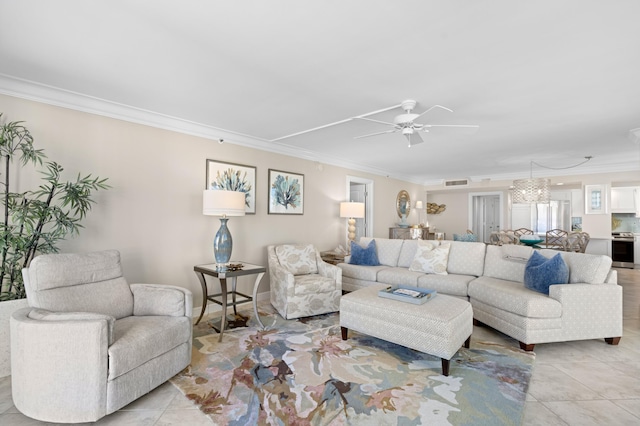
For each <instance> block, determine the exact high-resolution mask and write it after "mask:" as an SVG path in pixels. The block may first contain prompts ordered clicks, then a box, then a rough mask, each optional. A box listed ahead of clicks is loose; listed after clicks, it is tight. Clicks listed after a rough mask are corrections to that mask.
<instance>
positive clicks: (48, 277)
mask: <svg viewBox="0 0 640 426" xmlns="http://www.w3.org/2000/svg"><path fill="white" fill-rule="evenodd" d="M23 275H24V276H25V289H26V291H27V299H28V300H29V305H30V306H32V307H34V308H41V309H46V310H49V311H55V312H96V313H100V314H104V315H110V316H112V317H114V318H116V319H119V318H124V317H127V316H129V315H132V314H133V294H131V290H130V288H129V284H128V283H127V281H126V280H125V279H124V277H123V276H122V267H121V264H120V253H119V252H118V251H116V250H105V251H100V252H94V253H80V254H78V253H65V254H53V255H46V254H45V255H40V256H37V257H36V258H34V259H33V261H32V262H31V265H30V266H29V268H27V269H24V270H23Z"/></svg>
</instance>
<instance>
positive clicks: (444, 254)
mask: <svg viewBox="0 0 640 426" xmlns="http://www.w3.org/2000/svg"><path fill="white" fill-rule="evenodd" d="M450 249H451V243H442V244H440V245H435V244H433V243H431V242H427V241H421V242H420V244H419V245H418V250H416V255H415V256H414V258H413V262H411V266H410V267H409V270H410V271H415V272H424V273H426V274H438V275H448V273H447V262H448V261H449V250H450Z"/></svg>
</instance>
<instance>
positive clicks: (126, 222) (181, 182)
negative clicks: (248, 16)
mask: <svg viewBox="0 0 640 426" xmlns="http://www.w3.org/2000/svg"><path fill="white" fill-rule="evenodd" d="M0 112H3V113H4V115H3V119H4V120H9V121H25V122H26V123H25V124H26V126H27V128H29V130H30V131H31V133H32V135H33V136H34V139H35V146H36V148H42V149H44V151H45V154H46V155H47V157H48V159H49V160H54V161H56V162H58V163H60V164H61V165H62V166H63V167H64V168H65V177H66V178H67V179H75V177H76V176H77V175H78V173H81V174H82V175H86V174H89V173H90V174H92V175H94V176H95V175H97V176H100V177H107V178H109V181H108V183H109V184H110V185H111V186H112V188H111V189H109V190H107V191H99V192H97V193H96V194H95V196H94V199H95V201H96V205H95V206H94V208H93V210H92V211H91V212H90V213H89V215H88V217H87V218H86V219H85V220H84V221H83V222H82V224H83V225H84V227H85V228H84V229H83V230H82V231H81V233H80V235H79V236H78V237H74V238H72V239H69V240H67V241H65V242H64V243H62V244H61V246H60V248H61V251H65V252H82V251H92V250H102V249H109V248H115V249H118V250H120V252H121V255H122V261H123V267H124V272H125V276H126V278H127V279H128V281H129V282H149V283H161V284H173V285H179V286H182V287H186V288H189V289H190V290H191V291H193V292H194V305H195V306H198V305H199V304H200V303H201V297H200V295H201V290H200V284H199V282H198V280H197V278H196V275H195V273H194V272H193V266H194V265H197V264H203V263H211V262H213V249H212V242H213V236H214V234H215V232H216V231H217V229H218V228H219V226H220V222H219V220H218V219H217V218H215V217H211V216H203V215H202V189H204V186H205V164H206V159H216V160H222V161H229V162H233V163H240V164H247V165H252V166H256V167H257V176H256V214H255V215H247V216H244V217H234V218H231V219H230V220H229V228H230V230H231V233H232V235H233V242H234V244H233V259H234V260H241V261H245V262H250V263H257V264H262V265H266V261H267V259H266V246H267V245H269V244H278V243H287V242H311V243H313V244H315V245H316V247H318V249H320V250H329V249H332V248H334V247H336V246H337V245H338V244H339V243H342V244H344V241H345V238H346V232H347V231H346V219H340V218H339V213H338V211H339V202H340V201H345V200H346V199H347V194H346V177H347V175H351V176H360V177H364V178H368V179H372V180H373V181H374V202H375V205H374V236H378V237H386V236H387V235H388V228H389V227H390V226H393V225H394V224H395V223H396V222H397V221H398V218H397V215H396V211H395V203H396V196H397V193H398V191H400V190H401V189H405V190H407V191H408V192H409V194H411V196H412V199H415V198H414V197H416V196H418V195H419V194H421V193H423V188H422V187H421V186H420V185H415V184H411V183H406V182H402V181H398V180H395V179H389V178H386V177H381V176H375V175H369V174H366V173H360V172H356V171H353V170H348V169H343V168H338V167H334V166H330V165H326V164H324V165H322V167H318V164H317V163H316V162H314V161H308V160H302V159H298V158H293V157H289V156H284V155H279V154H273V153H269V152H264V151H259V150H255V149H250V148H245V147H241V146H238V145H233V144H231V143H224V144H219V143H218V142H217V141H212V140H207V139H203V138H198V137H195V136H189V135H185V134H181V133H176V132H171V131H167V130H161V129H156V128H151V127H147V126H142V125H138V124H133V123H129V122H125V121H120V120H115V119H111V118H106V117H102V116H97V115H92V114H87V113H83V112H78V111H73V110H69V109H65V108H59V107H55V106H50V105H46V104H42V103H36V102H31V101H27V100H24V99H19V98H13V97H8V96H3V95H0ZM14 167H15V166H14ZM269 168H273V169H278V170H284V171H290V172H295V173H301V174H304V185H305V186H304V193H305V200H304V215H269V214H267V194H268V183H267V172H268V169H269ZM38 179H39V177H37V176H36V175H35V173H33V171H31V172H24V173H22V174H20V175H19V176H18V183H19V185H20V188H19V190H21V191H23V190H29V189H35V187H36V186H37V184H38V183H39V180H38ZM252 282H253V279H249V278H243V279H242V280H239V287H240V289H241V290H242V291H244V292H247V291H250V290H251V288H252ZM260 291H261V292H266V291H268V277H266V276H265V278H264V279H263V284H262V285H261V287H260Z"/></svg>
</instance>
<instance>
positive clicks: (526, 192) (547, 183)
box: [512, 156, 592, 204]
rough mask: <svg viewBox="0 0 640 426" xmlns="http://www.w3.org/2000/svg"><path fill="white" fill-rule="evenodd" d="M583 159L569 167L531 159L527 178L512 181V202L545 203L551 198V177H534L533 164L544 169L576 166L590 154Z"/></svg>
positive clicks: (589, 158) (588, 158)
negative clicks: (553, 165) (549, 164)
mask: <svg viewBox="0 0 640 426" xmlns="http://www.w3.org/2000/svg"><path fill="white" fill-rule="evenodd" d="M584 158H585V160H584V161H582V162H580V163H578V164H575V165H573V166H569V167H547V166H543V165H542V164H538V163H536V162H535V161H531V170H530V173H529V178H528V179H516V180H514V181H513V199H512V201H513V203H515V204H545V203H548V202H549V201H550V200H551V179H549V178H534V177H533V165H534V164H535V165H536V166H540V167H544V168H545V169H552V170H563V169H571V168H573V167H577V166H579V165H581V164H584V163H586V162H587V161H589V160H591V158H592V157H591V156H588V157H584Z"/></svg>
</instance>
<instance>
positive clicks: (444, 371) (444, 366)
mask: <svg viewBox="0 0 640 426" xmlns="http://www.w3.org/2000/svg"><path fill="white" fill-rule="evenodd" d="M442 375H443V376H448V375H449V360H448V359H444V358H442Z"/></svg>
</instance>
